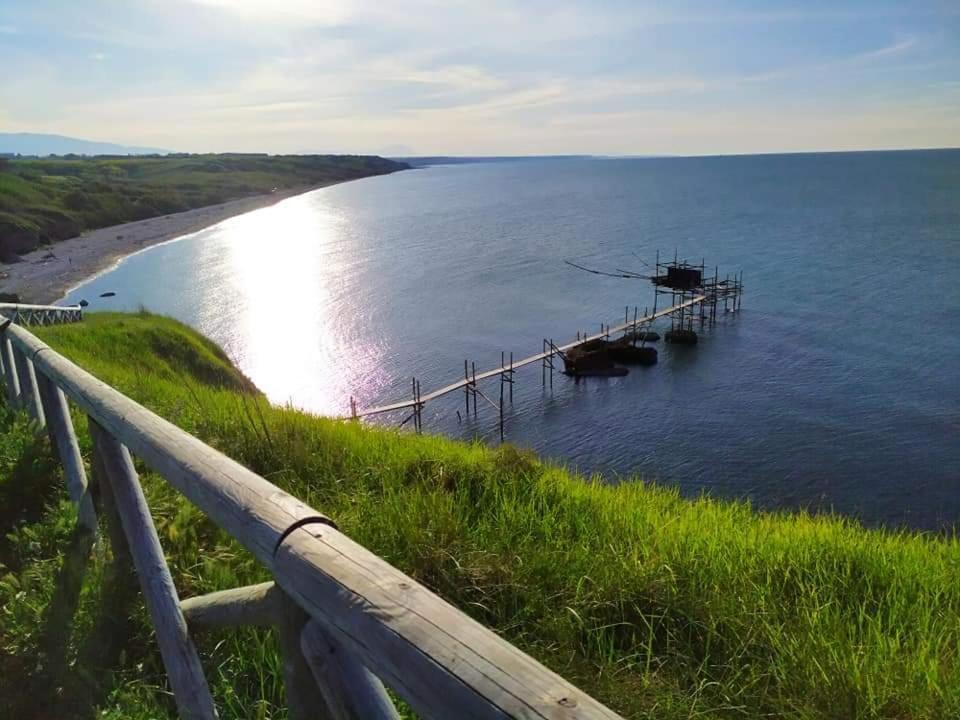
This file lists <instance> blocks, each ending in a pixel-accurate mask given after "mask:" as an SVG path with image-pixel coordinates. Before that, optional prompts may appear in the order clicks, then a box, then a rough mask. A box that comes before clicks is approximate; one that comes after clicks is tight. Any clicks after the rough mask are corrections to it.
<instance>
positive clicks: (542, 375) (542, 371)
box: [540, 338, 547, 387]
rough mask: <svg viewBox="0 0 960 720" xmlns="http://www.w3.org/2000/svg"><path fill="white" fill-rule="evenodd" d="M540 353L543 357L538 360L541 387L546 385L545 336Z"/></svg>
mask: <svg viewBox="0 0 960 720" xmlns="http://www.w3.org/2000/svg"><path fill="white" fill-rule="evenodd" d="M541 354H542V355H543V359H542V360H541V361H540V384H541V385H543V387H546V386H547V339H546V338H544V339H543V343H542V345H541Z"/></svg>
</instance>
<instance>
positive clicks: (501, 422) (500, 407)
mask: <svg viewBox="0 0 960 720" xmlns="http://www.w3.org/2000/svg"><path fill="white" fill-rule="evenodd" d="M500 367H501V369H502V368H503V353H501V354H500ZM503 378H504V375H503V373H502V372H501V373H500V405H499V409H500V442H503Z"/></svg>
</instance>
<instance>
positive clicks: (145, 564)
mask: <svg viewBox="0 0 960 720" xmlns="http://www.w3.org/2000/svg"><path fill="white" fill-rule="evenodd" d="M90 434H91V435H92V437H93V441H94V445H95V448H96V452H97V454H98V456H99V457H98V460H99V462H100V463H101V466H102V468H103V476H104V477H103V478H102V479H103V481H104V482H105V483H107V484H109V485H110V490H111V492H112V495H113V501H114V503H116V508H117V511H118V513H119V515H120V521H121V523H122V525H123V531H124V534H125V535H126V538H127V543H128V545H129V548H130V554H131V556H132V558H133V563H134V566H135V567H136V569H137V577H138V579H139V580H140V588H141V590H142V591H143V596H144V599H145V601H146V605H147V609H148V610H149V611H150V617H151V619H152V620H153V627H154V630H155V631H156V634H157V643H158V644H159V646H160V654H161V656H162V657H163V664H164V667H165V668H166V670H167V677H168V678H169V680H170V686H171V688H172V689H173V695H174V699H175V700H176V703H177V709H178V710H179V712H180V716H181V717H182V718H189V719H190V720H193V719H194V718H197V719H200V718H202V719H203V720H213V719H214V718H216V717H217V711H216V709H215V708H214V705H213V698H212V697H211V696H210V689H209V688H208V687H207V680H206V678H205V677H204V674H203V668H202V667H201V665H200V658H199V657H198V656H197V651H196V648H195V647H194V646H193V642H192V641H191V640H190V635H189V634H188V632H187V623H186V621H185V620H184V619H183V613H181V611H180V601H179V599H178V597H177V591H176V588H175V587H174V585H173V578H172V577H171V576H170V569H169V568H168V567H167V563H166V560H165V559H164V556H163V549H162V548H161V547H160V538H159V537H157V530H156V527H154V524H153V518H152V517H151V515H150V508H149V507H147V501H146V498H145V497H144V496H143V490H142V488H141V487H140V480H139V478H138V477H137V472H136V470H135V469H134V467H133V461H132V460H131V458H130V453H129V451H128V450H127V448H126V447H125V446H124V445H122V444H121V443H120V442H119V441H118V440H117V439H116V438H114V437H112V436H111V435H109V434H108V433H107V432H106V431H105V430H104V429H103V428H101V427H100V425H98V424H97V422H96V421H95V420H93V419H92V418H91V420H90Z"/></svg>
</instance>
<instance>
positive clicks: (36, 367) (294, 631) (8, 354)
mask: <svg viewBox="0 0 960 720" xmlns="http://www.w3.org/2000/svg"><path fill="white" fill-rule="evenodd" d="M18 307H19V308H23V306H18ZM2 310H3V308H2V307H0V311H2ZM41 311H42V312H41ZM18 312H20V311H19V310H18ZM5 314H6V313H5ZM17 317H18V319H23V318H24V317H25V316H24V315H18V316H17ZM30 317H31V318H41V317H42V318H44V322H47V321H50V322H73V321H75V320H78V319H80V317H81V315H80V312H79V309H63V308H32V314H31V315H30ZM0 350H2V352H0V356H2V357H0V361H2V370H3V374H4V378H5V383H6V384H5V387H6V393H7V401H8V402H9V403H10V404H11V405H13V406H16V407H21V408H24V409H25V410H26V411H27V412H29V413H30V415H31V416H32V418H33V419H34V420H35V421H36V422H37V424H38V426H39V427H44V426H45V427H46V428H47V430H48V432H49V434H50V436H51V437H52V438H53V439H54V441H55V444H56V448H57V451H58V453H59V457H60V460H61V463H62V465H63V470H64V475H65V478H66V482H67V486H68V490H69V493H70V497H71V498H72V499H73V501H74V502H75V503H76V504H77V505H78V523H79V525H80V526H81V528H84V529H86V530H87V531H89V534H90V536H91V537H92V536H93V535H94V534H95V533H96V532H97V530H98V521H97V513H98V512H100V514H103V515H104V516H105V520H106V526H107V529H108V530H109V531H110V536H111V539H112V541H113V542H114V543H124V544H125V546H126V550H127V551H128V553H124V555H126V554H128V555H129V557H131V558H132V561H133V564H134V566H135V569H136V572H137V576H138V578H139V581H140V586H141V589H142V591H143V596H144V599H145V601H146V605H147V609H148V610H149V613H150V617H151V620H152V623H153V627H154V629H155V631H156V636H157V643H158V645H159V648H160V654H161V656H162V658H163V663H164V667H165V668H166V671H167V675H168V678H169V682H170V686H171V688H172V690H173V694H174V697H175V700H176V704H177V708H178V710H179V713H180V716H181V717H183V718H215V717H217V713H216V709H215V707H214V703H213V699H212V697H211V694H210V690H209V688H208V686H207V681H206V678H205V676H204V673H203V668H202V667H201V663H200V658H199V656H198V654H197V651H196V649H195V647H194V645H193V642H192V640H191V637H190V633H189V630H190V629H196V628H207V627H224V626H236V625H248V624H250V625H269V626H274V627H276V628H277V631H278V634H279V641H280V647H281V651H282V654H283V672H284V684H285V688H286V695H287V702H288V705H289V709H290V717H291V718H293V720H305V719H306V718H315V717H320V718H334V719H336V720H339V719H341V718H351V719H359V718H364V719H366V718H372V719H378V718H396V717H398V715H397V711H396V709H395V708H394V705H393V702H392V701H391V699H390V696H389V695H388V694H387V692H386V691H385V688H384V686H387V687H389V688H391V689H392V690H393V691H394V692H395V693H396V694H397V695H398V696H399V697H401V698H403V699H404V700H405V701H406V702H407V703H409V705H410V706H411V707H412V708H413V710H414V711H415V712H416V713H417V714H418V715H419V716H420V717H426V718H510V717H515V718H557V719H559V718H569V719H572V718H615V717H618V716H617V715H616V714H615V713H613V712H612V711H610V710H609V709H607V708H606V707H604V706H603V705H601V704H600V703H598V702H597V701H596V700H594V699H592V698H591V697H589V696H588V695H586V694H585V693H583V692H581V691H580V690H578V689H577V688H576V687H574V686H573V685H571V684H570V683H569V682H567V681H565V680H564V679H563V678H561V677H560V676H558V675H556V674H555V673H553V672H551V671H550V670H548V669H546V668H545V667H543V666H542V665H540V664H539V663H538V662H536V661H535V660H533V659H532V658H530V657H528V656H527V655H525V654H524V653H522V652H521V651H520V650H518V649H517V648H515V647H513V646H512V645H511V644H510V643H508V642H506V641H505V640H503V639H502V638H500V637H499V636H497V635H496V634H494V633H493V632H491V631H490V630H488V629H486V628H485V627H483V626H482V625H480V624H479V623H477V622H476V621H474V620H472V619H471V618H470V617H468V616H467V615H465V614H464V613H462V612H460V611H459V610H457V609H456V608H455V607H453V606H452V605H450V604H448V603H447V602H445V601H444V600H442V599H441V598H439V597H438V596H436V595H435V594H433V593H432V592H430V591H429V590H428V589H426V588H425V587H423V586H422V585H420V584H419V583H418V582H417V581H415V580H414V579H412V578H410V577H408V576H407V575H404V574H403V573H401V572H400V571H399V570H397V569H396V568H394V567H392V566H391V565H390V564H388V563H387V562H386V561H384V560H383V559H382V558H380V557H378V556H377V555H375V554H373V553H372V552H370V551H369V550H367V549H366V548H364V547H362V546H361V545H359V544H357V543H355V542H353V541H352V540H350V538H348V537H347V536H345V535H344V534H343V533H341V532H340V531H339V530H338V529H337V526H336V523H335V522H334V521H333V520H332V519H330V518H328V517H326V516H325V515H323V514H322V513H320V512H318V511H316V510H314V509H313V508H311V507H309V506H307V505H305V504H304V503H302V502H301V501H300V500H298V499H297V498H296V497H294V496H292V495H290V494H288V493H286V492H284V491H283V490H281V489H280V488H278V487H276V486H274V485H272V484H271V483H269V482H268V481H267V480H265V479H264V478H262V477H260V476H259V475H256V474H255V473H253V472H251V471H249V470H247V469H246V468H244V467H243V466H242V465H240V464H239V463H236V462H234V461H233V460H231V459H230V458H228V457H226V456H224V455H222V454H221V453H219V452H217V451H216V450H214V449H212V448H210V447H208V446H207V445H205V444H204V443H202V442H201V441H200V440H198V439H197V438H195V437H193V436H192V435H189V434H188V433H186V432H184V431H183V430H181V429H179V428H178V427H176V426H174V425H173V424H171V423H169V422H167V421H166V420H164V419H162V418H160V417H158V416H157V415H155V414H153V413H152V412H150V411H149V410H147V409H146V408H144V407H142V406H141V405H138V404H137V403H136V402H134V401H133V400H131V399H130V398H128V397H126V396H124V395H122V394H121V393H119V392H118V391H116V390H114V389H113V388H111V387H110V386H108V385H106V384H105V383H103V382H100V381H99V380H97V379H96V378H95V377H93V376H92V375H90V374H89V373H87V372H85V371H84V370H82V369H81V368H79V367H77V366H76V365H74V364H73V363H72V362H70V361H69V360H67V359H66V358H64V357H63V356H61V355H59V354H58V353H57V352H55V351H54V350H53V349H51V348H50V347H49V346H47V345H46V344H44V343H43V342H41V341H40V340H39V339H37V338H36V337H35V336H34V335H32V334H31V333H30V332H29V331H27V330H26V329H24V328H23V327H19V326H17V325H16V324H9V323H8V324H7V326H6V327H5V328H4V329H3V332H2V335H0ZM70 402H72V403H73V404H75V405H76V406H77V407H78V408H79V409H80V410H81V411H82V412H83V413H85V414H86V416H87V418H88V423H89V428H90V434H91V438H92V440H93V453H92V457H91V461H90V469H91V473H90V474H89V475H88V473H87V471H86V469H85V466H84V461H83V458H82V457H81V454H80V449H79V447H78V445H77V438H76V435H75V432H74V428H73V425H72V422H71V415H70V412H69V405H68V403H70ZM133 457H136V458H138V459H139V460H140V461H142V462H143V464H144V465H146V466H147V467H148V468H150V469H151V470H153V471H154V472H156V473H158V474H159V475H160V476H162V477H163V478H164V479H165V480H166V481H167V482H169V483H170V484H171V485H172V486H173V487H175V488H176V489H177V490H178V491H180V492H181V493H182V494H183V495H184V496H186V497H187V498H188V499H189V500H190V501H191V502H192V503H194V504H195V505H196V506H197V507H198V508H200V510H202V511H203V512H204V513H205V514H206V515H207V516H208V517H210V518H211V519H212V520H213V521H214V522H215V523H216V524H217V525H219V526H220V527H221V528H223V529H224V530H225V531H227V532H228V533H229V534H230V535H232V536H233V537H234V538H236V539H237V540H238V541H239V542H240V543H241V544H242V545H243V546H244V547H245V548H246V549H247V550H249V551H250V552H251V553H252V554H253V555H254V557H256V558H257V560H258V561H259V562H260V563H262V564H263V566H264V567H265V568H267V570H269V571H270V574H271V575H272V576H273V578H274V582H269V583H265V584H262V585H256V586H251V587H244V588H236V589H230V590H225V591H222V592H216V593H212V594H209V595H204V596H202V597H195V598H190V599H187V600H183V601H182V602H181V600H180V599H179V597H178V595H177V591H176V588H175V587H174V584H173V579H172V577H171V575H170V571H169V569H168V567H167V564H166V561H165V559H164V555H163V550H162V548H161V546H160V540H159V537H158V536H157V532H156V529H155V527H154V524H153V520H152V518H151V514H150V509H149V507H148V506H147V502H146V499H145V497H144V494H143V490H142V489H141V486H140V482H139V479H138V477H137V472H136V469H135V467H134V463H133V459H132V458H133ZM94 485H95V486H96V487H97V488H98V490H99V498H100V501H101V502H100V510H99V511H98V509H96V508H95V505H94V502H93V500H92V495H91V487H92V486H94Z"/></svg>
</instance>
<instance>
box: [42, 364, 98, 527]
mask: <svg viewBox="0 0 960 720" xmlns="http://www.w3.org/2000/svg"><path fill="white" fill-rule="evenodd" d="M37 388H38V389H39V391H40V400H41V402H42V403H43V409H44V414H45V415H46V418H47V428H48V430H49V431H50V434H51V435H52V436H53V440H54V443H55V444H56V448H57V453H58V455H59V456H60V464H61V465H62V466H63V476H64V479H65V480H66V483H67V492H68V493H69V494H70V499H71V500H73V502H74V503H76V505H77V522H78V523H79V525H80V526H81V527H83V528H84V529H86V530H89V531H90V532H92V533H96V531H97V514H96V511H95V510H94V508H93V498H92V497H91V496H90V493H89V492H88V485H87V474H86V472H85V471H84V468H83V457H82V456H81V455H80V446H79V444H78V443H77V435H76V433H75V432H74V430H73V420H72V419H71V418H70V409H69V407H68V406H67V398H66V396H65V395H64V394H63V391H62V390H60V388H59V387H57V386H56V385H54V384H53V383H52V382H51V381H50V379H49V378H47V376H46V375H44V374H43V373H37Z"/></svg>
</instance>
